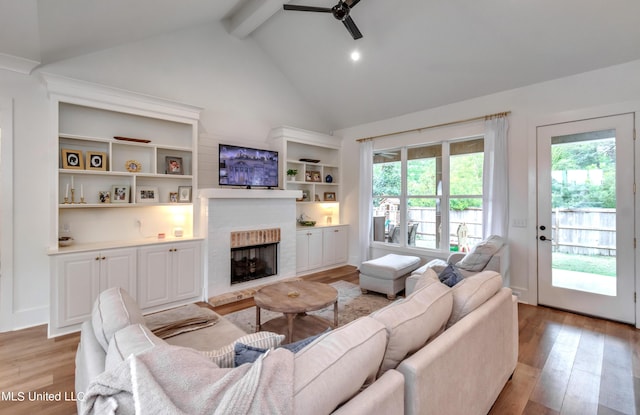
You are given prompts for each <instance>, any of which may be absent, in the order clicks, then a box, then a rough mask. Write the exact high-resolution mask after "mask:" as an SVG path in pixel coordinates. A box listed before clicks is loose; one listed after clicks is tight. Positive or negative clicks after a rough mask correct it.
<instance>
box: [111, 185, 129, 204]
mask: <svg viewBox="0 0 640 415" xmlns="http://www.w3.org/2000/svg"><path fill="white" fill-rule="evenodd" d="M130 189H131V187H130V186H128V185H121V184H114V185H113V186H112V187H111V203H129V190H130Z"/></svg>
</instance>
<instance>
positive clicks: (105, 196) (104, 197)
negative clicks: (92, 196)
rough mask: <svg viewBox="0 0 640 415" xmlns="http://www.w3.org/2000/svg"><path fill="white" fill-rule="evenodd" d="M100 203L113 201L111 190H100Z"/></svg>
mask: <svg viewBox="0 0 640 415" xmlns="http://www.w3.org/2000/svg"><path fill="white" fill-rule="evenodd" d="M98 203H104V204H106V203H111V192H110V191H108V190H101V191H99V192H98Z"/></svg>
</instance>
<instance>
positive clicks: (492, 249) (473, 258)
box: [456, 235, 504, 272]
mask: <svg viewBox="0 0 640 415" xmlns="http://www.w3.org/2000/svg"><path fill="white" fill-rule="evenodd" d="M502 245H504V239H503V238H502V237H501V236H498V235H491V236H489V237H488V238H487V239H484V240H482V241H481V242H479V243H478V244H477V245H476V246H474V247H473V248H472V249H471V251H469V253H468V254H467V255H465V256H464V258H462V260H461V261H459V262H458V263H456V266H457V267H459V268H462V269H464V270H466V271H473V272H480V271H482V270H483V269H484V267H485V266H486V265H487V263H488V262H489V260H490V259H491V257H492V256H493V254H495V253H496V252H498V250H499V249H500V248H502Z"/></svg>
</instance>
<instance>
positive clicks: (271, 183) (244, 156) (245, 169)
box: [218, 144, 278, 189]
mask: <svg viewBox="0 0 640 415" xmlns="http://www.w3.org/2000/svg"><path fill="white" fill-rule="evenodd" d="M218 150H219V171H218V173H219V176H218V177H219V179H218V183H219V184H220V186H242V187H245V188H247V189H250V188H252V187H269V188H271V187H278V152H277V151H271V150H260V149H257V148H249V147H241V146H233V145H228V144H220V145H219V148H218Z"/></svg>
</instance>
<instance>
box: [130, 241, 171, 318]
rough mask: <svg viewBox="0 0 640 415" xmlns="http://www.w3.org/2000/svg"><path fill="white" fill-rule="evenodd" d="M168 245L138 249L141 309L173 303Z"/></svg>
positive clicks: (139, 300) (139, 302) (139, 303)
mask: <svg viewBox="0 0 640 415" xmlns="http://www.w3.org/2000/svg"><path fill="white" fill-rule="evenodd" d="M170 249H172V248H171V247H170V246H168V245H158V246H152V247H146V248H140V249H138V295H137V298H138V305H139V306H140V308H141V309H143V310H144V309H145V308H149V307H153V306H156V305H161V304H165V303H168V302H170V301H171V284H170V282H171V273H172V270H171V252H170V251H169V250H170Z"/></svg>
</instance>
